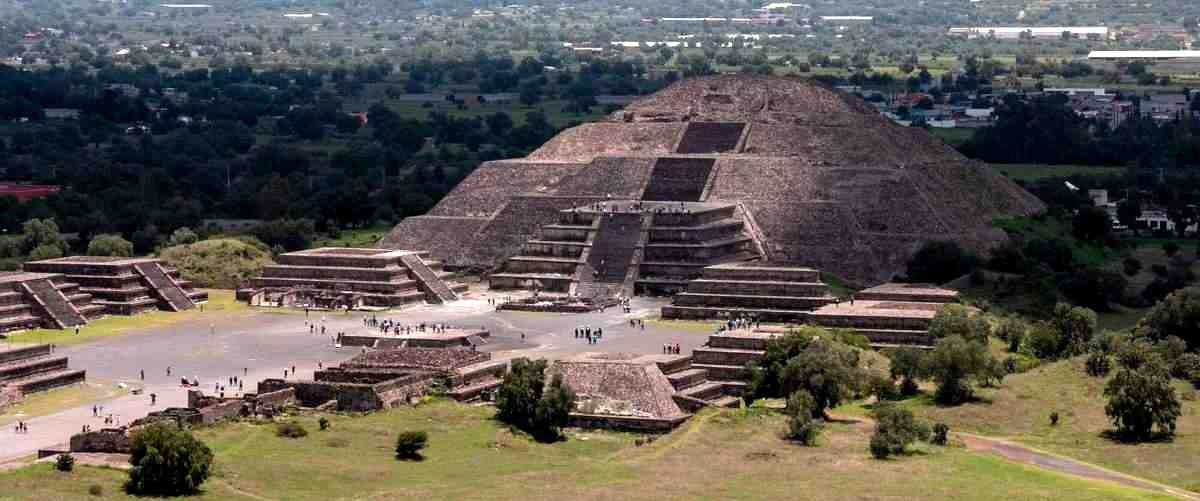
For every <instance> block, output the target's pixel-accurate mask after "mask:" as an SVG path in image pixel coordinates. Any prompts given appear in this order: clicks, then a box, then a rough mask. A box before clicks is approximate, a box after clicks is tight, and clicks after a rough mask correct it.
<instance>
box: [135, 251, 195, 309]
mask: <svg viewBox="0 0 1200 501" xmlns="http://www.w3.org/2000/svg"><path fill="white" fill-rule="evenodd" d="M133 269H134V270H136V271H137V273H138V274H139V275H141V276H142V278H143V279H144V280H145V281H146V284H147V285H148V286H149V287H150V291H151V293H152V294H154V295H156V296H158V298H159V299H160V300H162V301H163V303H165V304H166V305H167V309H169V310H170V311H183V310H190V309H192V308H195V307H196V303H194V302H192V298H191V297H189V296H188V294H187V292H185V291H184V290H183V288H182V287H180V286H179V284H177V283H175V280H174V279H172V278H171V277H170V276H168V275H167V273H166V272H165V271H163V269H162V266H161V265H159V264H158V263H157V262H142V263H137V264H134V265H133Z"/></svg>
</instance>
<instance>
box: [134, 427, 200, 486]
mask: <svg viewBox="0 0 1200 501" xmlns="http://www.w3.org/2000/svg"><path fill="white" fill-rule="evenodd" d="M212 459H213V455H212V451H211V450H210V449H209V448H208V446H206V445H204V443H203V442H201V441H199V440H197V439H196V438H195V437H193V436H192V434H191V433H190V432H188V431H186V430H182V429H180V428H179V427H178V426H177V425H174V424H168V423H155V424H151V425H149V426H146V427H145V428H142V429H141V430H139V431H137V432H135V433H134V434H133V441H132V445H131V453H130V457H129V462H130V464H132V465H133V468H132V469H130V470H129V481H128V482H126V483H125V489H126V490H127V491H129V493H131V494H140V495H152V496H178V495H183V494H191V493H194V492H196V490H197V489H199V488H200V484H203V483H204V481H205V480H207V479H208V473H209V467H210V466H211V465H212Z"/></svg>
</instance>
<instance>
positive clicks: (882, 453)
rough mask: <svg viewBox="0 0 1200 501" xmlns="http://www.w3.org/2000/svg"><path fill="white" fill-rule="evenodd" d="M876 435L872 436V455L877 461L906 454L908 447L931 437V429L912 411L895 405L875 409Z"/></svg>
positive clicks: (882, 405)
mask: <svg viewBox="0 0 1200 501" xmlns="http://www.w3.org/2000/svg"><path fill="white" fill-rule="evenodd" d="M874 418H875V433H874V434H873V435H871V444H870V448H871V455H872V456H875V458H877V459H884V458H887V457H888V456H892V455H897V454H904V453H905V452H906V451H907V449H908V446H910V445H912V443H913V442H916V441H917V440H925V439H927V438H928V437H929V429H928V428H927V427H926V426H925V425H923V424H921V423H920V422H918V421H917V420H916V418H915V417H913V413H912V411H909V410H908V409H902V408H900V407H897V406H896V405H894V404H890V403H887V404H881V405H878V406H876V407H875V411H874Z"/></svg>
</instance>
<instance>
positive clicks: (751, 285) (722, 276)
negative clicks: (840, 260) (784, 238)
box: [662, 263, 835, 322]
mask: <svg viewBox="0 0 1200 501" xmlns="http://www.w3.org/2000/svg"><path fill="white" fill-rule="evenodd" d="M834 300H835V299H834V297H833V296H831V295H830V294H829V286H827V285H825V284H824V283H822V282H821V274H820V272H818V271H817V270H814V269H811V268H804V267H796V266H787V265H783V264H771V263H738V264H727V265H716V266H709V267H707V268H704V274H703V275H702V276H701V277H700V278H697V279H695V280H692V281H690V282H688V285H687V291H686V292H682V293H679V294H676V295H675V298H674V300H673V301H672V303H671V304H670V305H668V306H664V307H663V309H662V315H663V318H692V319H706V318H718V317H726V318H732V317H743V316H748V317H753V318H756V319H759V320H763V321H776V322H796V321H802V320H804V319H806V318H808V316H809V312H811V311H812V310H813V309H814V308H818V307H820V306H824V305H826V304H830V303H832V302H834Z"/></svg>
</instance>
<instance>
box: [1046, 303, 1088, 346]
mask: <svg viewBox="0 0 1200 501" xmlns="http://www.w3.org/2000/svg"><path fill="white" fill-rule="evenodd" d="M1050 326H1051V327H1052V328H1053V329H1054V330H1055V331H1057V332H1058V348H1057V349H1056V350H1055V352H1054V354H1053V355H1054V356H1056V357H1061V356H1075V355H1079V354H1081V353H1083V352H1084V351H1086V350H1087V346H1088V343H1089V342H1090V341H1091V340H1092V335H1093V334H1095V332H1096V313H1095V312H1093V311H1092V310H1089V309H1087V308H1080V307H1072V306H1071V305H1069V304H1064V303H1058V304H1057V305H1055V306H1054V313H1053V316H1052V317H1051V319H1050Z"/></svg>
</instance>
